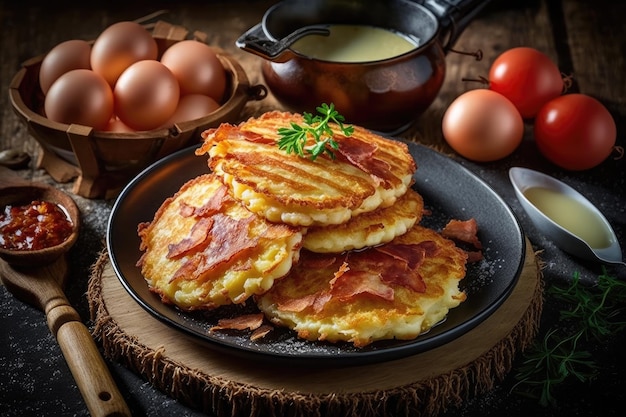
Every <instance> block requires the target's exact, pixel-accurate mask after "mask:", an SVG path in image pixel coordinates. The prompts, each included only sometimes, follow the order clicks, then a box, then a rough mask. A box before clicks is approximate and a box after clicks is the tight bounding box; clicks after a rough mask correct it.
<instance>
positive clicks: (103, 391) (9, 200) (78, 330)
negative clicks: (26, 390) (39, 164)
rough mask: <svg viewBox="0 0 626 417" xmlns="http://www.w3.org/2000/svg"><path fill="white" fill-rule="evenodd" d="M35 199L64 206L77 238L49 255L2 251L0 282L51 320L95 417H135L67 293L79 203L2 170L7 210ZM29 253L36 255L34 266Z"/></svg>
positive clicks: (0, 188) (1, 197) (1, 198)
mask: <svg viewBox="0 0 626 417" xmlns="http://www.w3.org/2000/svg"><path fill="white" fill-rule="evenodd" d="M33 196H35V197H37V198H44V199H46V200H47V201H50V202H54V203H58V204H61V205H62V206H63V207H64V208H65V209H66V210H67V212H68V213H69V215H70V217H71V218H72V221H73V223H74V228H75V230H74V233H73V235H72V236H71V237H70V238H69V239H68V241H69V243H68V241H66V242H64V243H62V244H60V245H57V246H56V247H52V248H48V249H47V250H43V253H42V251H40V250H37V251H24V250H23V251H11V250H6V249H5V250H2V251H0V258H2V259H1V260H0V278H2V282H3V284H4V285H5V286H6V288H7V289H8V290H9V291H10V292H11V293H12V294H13V295H15V296H16V297H17V298H18V299H20V300H21V301H24V302H27V303H29V304H32V305H34V306H35V307H37V308H39V309H41V310H42V311H43V312H44V313H45V314H46V319H47V322H48V327H49V328H50V331H51V332H52V334H53V335H54V336H55V337H56V339H57V342H58V344H59V346H60V347H61V351H62V352H63V356H64V357H65V360H66V361H67V364H68V366H69V368H70V371H71V372H72V375H73V376H74V379H75V381H76V384H77V385H78V388H79V390H80V392H81V394H82V396H83V398H84V400H85V403H86V404H87V408H88V409H89V412H90V413H91V415H92V416H94V417H99V416H109V417H113V416H130V415H131V413H130V410H129V409H128V406H127V405H126V403H125V402H124V398H123V397H122V395H121V393H120V392H119V390H118V388H117V386H116V384H115V381H114V380H113V378H112V376H111V374H110V372H109V369H108V367H107V365H106V363H105V362H104V359H103V358H102V356H101V355H100V351H99V350H98V347H97V346H96V343H95V342H94V340H93V338H92V337H91V333H89V330H88V329H87V327H86V326H85V324H84V323H83V322H82V320H81V318H80V316H79V314H78V312H77V311H76V310H75V309H74V308H73V307H72V306H71V305H70V303H69V301H68V300H67V298H66V296H65V294H64V292H63V286H64V282H65V279H66V278H67V275H68V265H67V259H66V252H67V251H68V250H69V249H70V247H71V246H72V244H73V243H74V242H75V241H76V236H77V235H78V227H79V224H80V219H79V218H80V216H79V210H78V208H77V207H76V203H75V202H74V200H73V199H72V198H71V197H70V196H69V195H67V194H65V193H64V192H63V191H61V190H58V189H56V188H54V187H51V186H48V185H45V184H38V183H31V182H28V181H25V180H23V179H21V178H20V177H18V176H17V175H16V174H15V173H13V172H12V171H10V170H9V169H6V168H2V167H0V206H1V207H4V206H6V205H7V204H15V203H18V202H19V203H20V204H23V203H24V201H25V200H24V199H29V198H32V197H33ZM1 207H0V208H1ZM11 252H20V253H19V254H15V253H11ZM29 252H32V253H31V254H30V261H31V262H29Z"/></svg>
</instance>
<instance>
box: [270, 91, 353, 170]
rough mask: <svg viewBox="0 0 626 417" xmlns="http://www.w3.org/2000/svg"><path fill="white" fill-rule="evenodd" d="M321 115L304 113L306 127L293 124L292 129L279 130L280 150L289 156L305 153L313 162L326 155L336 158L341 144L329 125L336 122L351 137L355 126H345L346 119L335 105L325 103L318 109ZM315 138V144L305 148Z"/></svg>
mask: <svg viewBox="0 0 626 417" xmlns="http://www.w3.org/2000/svg"><path fill="white" fill-rule="evenodd" d="M316 110H317V111H318V112H319V113H320V114H319V115H316V116H313V115H312V114H311V113H307V112H304V113H303V114H302V116H303V117H304V125H299V124H297V123H294V122H291V127H281V128H278V134H279V135H280V139H279V140H278V148H279V149H282V150H284V151H286V152H287V153H288V154H291V153H295V154H296V155H300V156H305V151H306V152H307V153H308V154H309V155H310V157H311V160H315V159H316V158H317V157H318V156H320V155H322V154H324V153H326V154H328V155H329V156H330V157H331V158H333V159H334V158H335V154H334V152H333V149H335V150H336V149H339V144H338V143H337V142H336V141H335V140H334V139H333V135H334V133H333V131H332V129H331V128H330V126H329V125H328V124H329V123H330V122H334V123H336V124H337V125H338V126H339V129H340V130H341V132H342V133H343V134H344V135H346V136H350V135H351V134H352V133H353V132H354V126H345V125H344V123H343V122H344V121H345V118H344V117H343V116H342V115H341V114H339V112H338V111H337V110H335V105H334V104H333V103H331V104H330V105H328V104H326V103H323V104H322V105H321V106H319V107H317V108H316ZM309 136H310V137H312V138H313V140H314V144H313V145H312V146H309V147H305V145H306V142H307V139H308V138H309Z"/></svg>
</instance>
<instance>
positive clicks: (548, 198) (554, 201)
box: [524, 187, 611, 249]
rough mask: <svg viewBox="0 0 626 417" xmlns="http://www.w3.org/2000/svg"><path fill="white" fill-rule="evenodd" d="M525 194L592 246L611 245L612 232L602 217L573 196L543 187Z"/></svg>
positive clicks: (552, 217) (547, 213)
mask: <svg viewBox="0 0 626 417" xmlns="http://www.w3.org/2000/svg"><path fill="white" fill-rule="evenodd" d="M524 195H525V196H526V198H527V199H528V200H529V201H530V202H531V203H533V204H534V205H535V207H537V208H538V209H539V210H540V211H542V212H543V214H545V215H546V216H548V217H549V218H550V219H552V220H553V221H554V222H555V223H557V224H558V225H559V226H561V227H563V228H564V229H567V230H569V231H570V232H571V233H573V234H575V235H576V236H578V237H579V238H581V239H582V240H584V241H585V242H587V243H588V244H589V246H591V247H592V248H596V249H601V248H606V247H608V246H610V245H611V233H610V231H609V230H608V228H607V227H606V225H605V223H604V222H603V221H602V219H600V218H599V217H598V216H597V215H596V214H595V213H594V212H593V211H592V210H590V209H589V208H588V207H586V206H584V205H583V204H581V203H579V202H578V201H577V200H575V199H573V198H572V197H570V196H568V195H565V194H562V193H559V192H557V191H555V190H551V189H548V188H543V187H531V188H528V189H527V190H525V191H524Z"/></svg>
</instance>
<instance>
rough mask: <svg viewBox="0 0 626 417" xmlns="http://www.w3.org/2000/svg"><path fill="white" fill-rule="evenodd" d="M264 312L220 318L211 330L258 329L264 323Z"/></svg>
mask: <svg viewBox="0 0 626 417" xmlns="http://www.w3.org/2000/svg"><path fill="white" fill-rule="evenodd" d="M263 317H264V316H263V313H254V314H244V315H241V316H237V317H232V318H225V319H219V320H218V322H217V325H215V326H213V327H211V328H210V329H209V331H211V332H212V331H215V330H246V329H248V330H256V329H258V328H260V327H261V325H262V324H263Z"/></svg>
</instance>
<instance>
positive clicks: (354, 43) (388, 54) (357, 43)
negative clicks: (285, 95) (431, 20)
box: [291, 25, 418, 62]
mask: <svg viewBox="0 0 626 417" xmlns="http://www.w3.org/2000/svg"><path fill="white" fill-rule="evenodd" d="M328 29H329V31H330V34H329V35H328V36H325V35H317V34H311V35H306V36H303V37H302V38H300V39H298V40H297V41H295V42H294V43H293V44H292V45H291V49H292V50H294V51H296V52H299V53H300V54H303V55H306V56H309V57H311V58H315V59H320V60H324V61H332V62H368V61H379V60H382V59H388V58H393V57H395V56H398V55H402V54H404V53H406V52H409V51H411V50H413V49H415V48H416V47H417V46H418V41H417V40H414V39H413V38H410V37H409V36H408V35H404V34H401V33H398V32H393V31H391V30H387V29H382V28H378V27H374V26H364V25H329V26H328Z"/></svg>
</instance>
